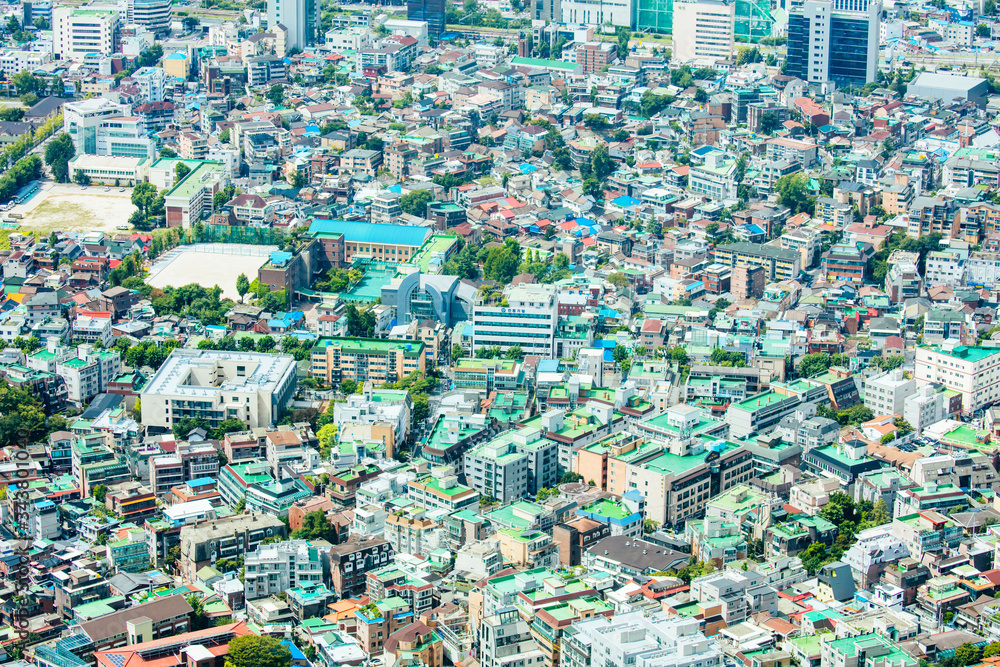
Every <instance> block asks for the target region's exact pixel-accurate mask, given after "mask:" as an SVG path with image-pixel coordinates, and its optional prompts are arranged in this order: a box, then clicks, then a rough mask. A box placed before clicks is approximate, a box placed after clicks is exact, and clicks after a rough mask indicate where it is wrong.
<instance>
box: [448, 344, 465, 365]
mask: <svg viewBox="0 0 1000 667" xmlns="http://www.w3.org/2000/svg"><path fill="white" fill-rule="evenodd" d="M464 356H465V348H463V347H462V346H461V345H460V344H459V343H455V344H454V345H452V346H451V358H452V360H453V361H454V360H456V359H461V358H462V357H464Z"/></svg>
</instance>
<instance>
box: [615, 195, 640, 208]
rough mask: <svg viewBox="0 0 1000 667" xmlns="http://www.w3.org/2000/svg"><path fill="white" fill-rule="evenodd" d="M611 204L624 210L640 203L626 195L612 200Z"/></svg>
mask: <svg viewBox="0 0 1000 667" xmlns="http://www.w3.org/2000/svg"><path fill="white" fill-rule="evenodd" d="M611 203H612V204H614V205H615V206H621V207H623V208H626V207H629V206H638V205H639V204H640V203H641V202H640V201H639V200H638V199H635V198H634V197H629V196H628V195H622V196H621V197H618V198H616V199H612V200H611Z"/></svg>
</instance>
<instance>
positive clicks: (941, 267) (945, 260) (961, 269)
mask: <svg viewBox="0 0 1000 667" xmlns="http://www.w3.org/2000/svg"><path fill="white" fill-rule="evenodd" d="M965 268H966V265H965V259H964V258H963V257H962V256H961V255H960V254H959V253H958V252H955V251H948V250H941V251H936V252H930V253H927V260H926V266H925V270H924V283H925V284H926V285H927V286H928V287H931V286H933V285H946V286H948V287H955V286H956V285H963V284H964V283H965Z"/></svg>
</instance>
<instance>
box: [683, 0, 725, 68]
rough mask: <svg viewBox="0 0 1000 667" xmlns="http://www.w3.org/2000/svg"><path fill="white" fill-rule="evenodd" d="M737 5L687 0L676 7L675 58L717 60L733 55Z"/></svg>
mask: <svg viewBox="0 0 1000 667" xmlns="http://www.w3.org/2000/svg"><path fill="white" fill-rule="evenodd" d="M735 21H736V6H735V3H733V2H730V1H727V0H687V1H683V2H678V3H676V4H675V5H674V27H675V30H674V59H675V60H677V61H679V62H687V61H690V60H698V61H713V62H714V61H718V60H726V59H728V58H730V57H731V56H732V55H733V25H734V23H735Z"/></svg>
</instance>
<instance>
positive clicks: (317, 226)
mask: <svg viewBox="0 0 1000 667" xmlns="http://www.w3.org/2000/svg"><path fill="white" fill-rule="evenodd" d="M309 233H310V234H317V233H319V234H343V235H344V238H345V239H346V240H348V241H352V242H355V243H358V242H360V243H395V244H399V245H411V246H421V245H423V244H424V241H425V240H427V237H428V236H430V233H431V231H430V229H428V228H427V227H411V226H409V225H380V224H378V223H374V222H348V221H347V220H313V223H312V224H311V225H309Z"/></svg>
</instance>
